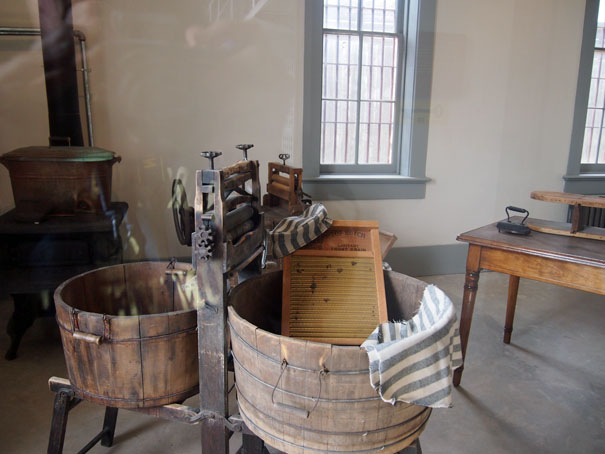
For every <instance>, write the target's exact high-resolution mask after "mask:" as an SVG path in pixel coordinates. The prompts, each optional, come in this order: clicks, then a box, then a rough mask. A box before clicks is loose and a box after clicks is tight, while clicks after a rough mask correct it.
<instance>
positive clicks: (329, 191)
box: [303, 0, 436, 200]
mask: <svg viewBox="0 0 605 454" xmlns="http://www.w3.org/2000/svg"><path fill="white" fill-rule="evenodd" d="M402 3H403V7H404V11H403V14H402V16H403V40H402V42H401V43H400V44H401V48H402V49H401V52H402V54H403V56H402V58H403V64H402V65H401V68H400V72H401V74H400V78H399V80H400V81H401V83H400V87H401V88H400V89H399V90H400V92H402V94H403V95H402V98H401V100H400V104H399V108H398V111H397V112H396V113H395V117H396V118H400V120H399V132H398V135H397V137H396V138H394V141H393V142H394V144H395V145H396V148H395V147H394V150H393V152H394V154H395V153H396V154H397V155H398V158H397V160H396V162H397V166H396V168H395V172H393V171H392V170H390V169H388V170H387V172H386V173H353V172H351V173H327V172H326V171H325V170H334V168H332V169H330V168H329V167H330V166H326V167H325V168H323V169H322V167H324V166H322V165H321V164H320V149H321V148H320V137H321V98H322V66H323V55H322V51H323V0H307V1H306V2H305V51H304V61H305V66H304V112H303V169H304V177H303V181H304V183H305V191H306V192H309V193H310V194H311V195H312V196H313V197H314V198H317V199H319V200H343V199H344V200H377V199H404V198H414V199H420V198H424V197H425V185H426V182H428V181H430V179H429V178H427V177H426V155H427V145H428V129H429V121H428V120H429V113H430V95H431V86H432V68H433V50H434V41H435V13H436V0H403V2H402ZM394 160H395V157H394ZM357 166H359V167H366V165H365V164H359V165H357ZM371 167H374V166H372V165H367V168H368V169H371ZM376 167H379V166H376ZM322 171H323V172H322Z"/></svg>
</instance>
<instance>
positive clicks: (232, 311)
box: [227, 270, 428, 375]
mask: <svg viewBox="0 0 605 454" xmlns="http://www.w3.org/2000/svg"><path fill="white" fill-rule="evenodd" d="M277 273H282V270H274V271H271V272H269V273H266V274H263V275H261V276H258V277H255V278H252V279H250V280H248V281H245V282H243V283H242V284H240V285H238V286H237V287H235V288H234V289H233V290H232V291H231V293H230V294H229V300H232V299H233V298H235V297H236V296H237V295H238V293H240V292H243V291H245V288H246V284H248V283H249V282H250V281H252V280H254V279H259V278H263V277H265V276H271V275H275V274H277ZM384 273H385V274H388V275H397V274H402V273H397V272H396V271H388V270H385V271H384ZM403 276H406V277H407V278H410V279H413V280H415V281H418V282H419V283H420V284H421V285H425V286H427V285H428V284H427V283H426V282H424V281H421V280H419V279H416V278H414V277H412V276H407V275H403ZM266 279H269V278H268V277H267V278H266ZM248 285H250V284H248ZM418 305H420V302H418ZM227 311H228V317H227V324H228V326H229V330H230V332H235V334H236V335H237V336H238V338H240V339H241V340H242V341H244V340H243V338H242V337H241V335H240V334H239V333H238V332H237V330H236V329H234V327H233V324H232V323H231V321H230V319H229V318H230V317H233V318H234V319H235V320H236V321H237V322H238V323H241V324H243V325H247V327H248V328H253V329H254V330H255V331H256V330H258V331H261V332H262V333H264V334H266V335H268V336H271V337H274V338H277V339H278V340H280V341H281V339H286V341H287V342H288V343H290V344H291V345H296V344H298V345H300V346H302V345H306V344H307V343H311V344H315V345H323V346H330V348H331V349H332V350H334V349H337V350H340V351H341V352H343V353H345V352H347V351H349V352H356V353H359V351H360V350H361V351H362V352H363V353H364V354H365V356H366V358H367V352H366V350H365V349H364V348H363V347H361V346H356V345H338V344H330V343H326V342H318V341H313V340H305V339H298V338H295V337H288V336H282V335H281V334H276V333H272V332H271V331H267V330H265V329H263V328H260V327H258V326H257V325H255V324H253V323H251V322H249V321H248V320H246V319H245V318H244V317H242V316H241V315H239V314H238V312H237V310H236V309H235V307H234V306H233V305H232V304H231V302H230V303H229V306H228V308H227ZM244 343H245V345H246V346H248V347H251V348H253V349H254V350H255V351H256V352H258V353H260V354H261V356H263V357H266V358H267V359H269V360H270V361H272V362H277V361H276V360H275V359H273V358H271V357H269V356H268V355H266V354H264V353H263V352H261V351H260V350H258V349H256V348H254V347H253V346H251V345H249V344H248V343H247V342H245V341H244ZM278 363H279V362H278ZM288 367H290V368H293V369H301V370H306V371H312V372H319V371H320V370H321V368H318V369H309V368H304V367H300V366H296V365H295V364H292V363H290V361H288ZM347 372H351V373H352V374H355V373H361V371H360V370H351V371H348V370H342V371H332V370H330V371H329V372H328V373H329V374H331V375H336V374H337V373H340V374H345V373H347ZM363 373H365V374H369V364H368V368H367V369H364V370H363Z"/></svg>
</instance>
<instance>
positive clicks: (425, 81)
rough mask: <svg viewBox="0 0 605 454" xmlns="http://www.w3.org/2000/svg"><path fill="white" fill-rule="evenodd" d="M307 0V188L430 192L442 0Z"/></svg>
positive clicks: (377, 193)
mask: <svg viewBox="0 0 605 454" xmlns="http://www.w3.org/2000/svg"><path fill="white" fill-rule="evenodd" d="M305 6H306V12H305V95H304V100H305V107H304V128H303V129H304V130H303V167H304V172H305V173H304V180H305V190H306V191H307V192H310V193H311V194H312V195H313V196H314V197H316V198H319V199H324V200H326V199H334V198H338V199H347V198H348V199H363V198H365V199H383V198H423V197H424V184H425V183H426V181H428V178H426V177H425V167H426V145H427V137H428V113H429V106H430V87H431V83H432V57H433V41H434V21H435V0H430V1H429V0H422V1H421V0H309V1H307V2H306V3H305Z"/></svg>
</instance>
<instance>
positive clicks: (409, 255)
mask: <svg viewBox="0 0 605 454" xmlns="http://www.w3.org/2000/svg"><path fill="white" fill-rule="evenodd" d="M467 250H468V245H467V244H462V243H454V244H440V245H436V246H416V247H398V248H393V249H391V251H390V252H389V254H388V255H387V256H386V259H385V261H386V262H387V263H388V264H389V265H391V268H393V270H394V271H397V272H399V273H403V274H407V275H408V276H431V275H435V274H463V273H464V272H465V271H466V253H467Z"/></svg>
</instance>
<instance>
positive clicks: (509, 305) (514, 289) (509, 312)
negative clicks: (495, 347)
mask: <svg viewBox="0 0 605 454" xmlns="http://www.w3.org/2000/svg"><path fill="white" fill-rule="evenodd" d="M518 292H519V276H510V278H509V280H508V299H507V301H506V322H505V323H504V343H505V344H510V338H511V334H512V333H513V320H514V318H515V308H516V307H517V293H518Z"/></svg>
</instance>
